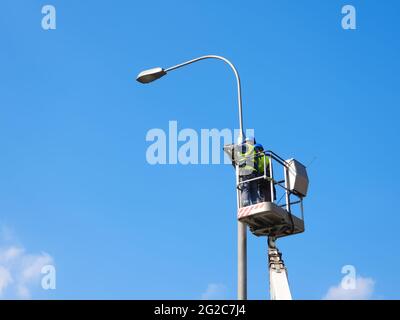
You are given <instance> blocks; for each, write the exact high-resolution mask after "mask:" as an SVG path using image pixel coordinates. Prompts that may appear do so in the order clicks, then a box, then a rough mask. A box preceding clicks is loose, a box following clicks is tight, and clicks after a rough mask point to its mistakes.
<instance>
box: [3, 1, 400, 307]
mask: <svg viewBox="0 0 400 320" xmlns="http://www.w3.org/2000/svg"><path fill="white" fill-rule="evenodd" d="M45 4H52V5H54V6H55V7H56V10H57V29H56V30H49V31H45V30H43V29H42V28H41V19H42V17H43V15H42V14H41V8H42V6H43V5H45ZM346 4H352V5H354V6H355V8H356V9H357V29H356V30H343V29H342V28H341V19H342V16H343V15H342V14H341V8H342V7H343V6H344V5H346ZM399 10H400V4H399V3H398V2H397V1H384V2H382V1H377V0H375V1H373V0H363V1H356V0H350V1H336V0H331V1H317V0H314V1H312V0H302V1H294V0H291V1H289V0H286V1H254V2H252V3H249V2H243V1H236V0H233V1H229V3H228V2H224V3H223V2H222V1H211V0H207V1H196V2H195V1H183V0H181V1H177V0H171V1H160V0H158V1H121V0H120V1H93V0H90V1H84V2H83V1H77V0H74V1H60V0H52V1H49V2H46V3H45V2H43V1H36V0H35V1H33V0H30V1H20V0H13V1H11V0H3V1H2V6H1V13H0V41H1V50H0V71H1V72H0V152H1V153H0V154H1V156H0V168H1V169H0V227H1V228H0V229H2V230H3V232H2V233H3V234H2V236H1V239H2V240H1V241H2V243H0V249H1V250H3V251H4V250H6V249H7V248H11V247H13V248H23V252H24V253H21V255H25V256H27V255H28V256H29V257H43V256H45V257H50V258H49V259H50V260H46V259H47V258H46V259H45V260H46V261H52V263H54V265H55V266H56V270H57V289H56V290H50V291H44V290H42V289H40V288H39V285H38V283H37V281H38V280H37V279H36V280H32V281H33V282H32V283H30V284H29V287H28V289H29V290H30V297H32V298H61V299H63V298H66V299H70V298H77V299H89V298H99V299H108V298H110V299H151V298H155V299H159V298H165V299H175V298H176V299H180V298H184V299H197V298H201V297H204V296H205V295H206V296H207V294H211V296H212V297H222V298H235V297H236V220H235V214H236V213H235V212H236V209H235V205H236V201H235V189H234V173H233V170H232V167H231V166H229V165H225V166H224V165H197V166H196V165H188V166H183V165H164V166H157V165H156V166H151V165H149V164H148V163H147V162H146V150H147V148H148V146H149V142H147V141H146V140H145V137H146V134H147V132H148V131H149V130H151V129H152V128H161V129H164V130H167V129H168V122H169V121H171V120H176V121H178V127H179V128H180V129H183V128H193V129H195V130H196V131H199V130H200V129H202V128H210V129H211V128H218V129H223V128H233V127H235V128H236V127H237V111H236V96H235V94H236V91H235V82H234V78H233V75H232V74H231V72H230V70H229V69H228V67H227V66H225V65H224V64H223V63H221V62H219V61H205V62H201V63H198V64H196V65H193V66H191V67H190V68H189V67H188V68H186V69H182V70H179V72H178V71H177V72H174V73H173V74H171V75H168V76H167V77H166V78H165V79H161V80H160V81H158V82H156V83H154V84H152V85H148V86H142V85H139V84H138V83H136V81H135V76H136V74H137V73H138V72H139V71H140V70H142V69H145V68H149V67H154V66H165V67H167V66H170V65H174V64H176V63H180V62H182V61H185V60H188V59H191V58H194V57H197V56H200V55H204V54H219V55H223V56H226V57H227V58H229V59H230V60H231V61H233V62H234V64H235V65H236V66H237V68H238V69H239V72H240V75H241V78H242V87H243V106H244V123H245V126H246V127H250V128H254V129H255V131H256V137H257V140H258V141H259V142H262V143H263V144H264V146H265V147H267V148H269V149H272V150H274V151H275V152H277V153H278V154H280V155H282V156H283V157H285V158H289V157H292V156H294V157H296V158H297V159H299V160H300V161H302V162H303V163H305V164H306V165H307V164H309V163H310V162H311V161H313V162H312V164H311V165H310V167H309V176H310V180H311V184H310V192H309V196H308V197H307V199H306V200H305V217H306V232H305V233H304V234H301V235H297V236H294V237H289V238H286V239H282V240H281V241H280V242H279V247H280V249H281V251H282V252H283V254H284V259H285V262H286V265H287V267H288V269H289V279H290V284H291V289H292V294H293V296H294V298H297V299H321V298H322V297H324V296H325V295H326V294H327V292H328V290H329V288H331V287H332V286H337V285H338V284H339V282H340V281H341V278H342V276H343V275H342V274H341V268H342V267H343V266H344V265H353V266H355V268H356V270H357V275H358V276H359V277H361V278H362V279H370V280H371V281H372V282H373V283H374V284H375V285H374V286H373V288H372V289H371V290H372V293H371V294H370V296H371V297H372V298H385V299H394V298H399V294H398V292H399V289H400V279H399V277H398V270H399V268H400V257H399V249H398V247H399V245H400V240H399V237H398V225H399V224H400V217H399V214H398V212H399V210H398V205H397V199H398V198H399V196H400V195H399V189H398V183H397V182H398V181H399V178H400V174H399V171H398V170H397V164H396V162H397V160H398V159H399V156H400V152H399V143H398V137H399V126H398V119H399V115H400V114H399V113H400V112H399V110H398V107H399V103H400V94H399V87H398V86H399V83H400V81H399V80H400V79H399V74H400V61H399V59H398V56H399V50H400V43H399V42H400V40H399V39H400V37H399V31H400V22H399V20H398V12H399ZM313 159H314V160H313ZM4 230H5V231H4ZM248 245H249V247H248V251H249V255H248V259H249V263H248V273H249V286H248V291H249V298H253V299H265V298H267V297H268V277H267V264H266V243H265V239H263V238H255V237H254V236H252V235H251V234H249V238H248ZM21 252H22V251H21ZM22 257H23V256H22ZM0 258H1V255H0ZM0 261H1V259H0ZM0 271H1V270H0ZM12 272H14V271H12ZM15 272H17V271H15ZM0 275H1V274H0ZM15 277H17V276H14V278H15ZM35 281H36V282H35ZM17 282H18V281H14V282H13V283H11V282H10V283H9V284H8V285H7V286H5V287H4V288H3V289H4V290H3V296H4V297H16V296H17V297H18V294H17V293H16V292H17V289H16V288H15V284H16V283H17ZM13 286H14V287H13ZM27 286H28V285H27ZM207 290H208V291H207ZM210 291H211V293H210ZM214 291H216V292H217V293H215V292H214ZM214 293H215V295H213V294H214Z"/></svg>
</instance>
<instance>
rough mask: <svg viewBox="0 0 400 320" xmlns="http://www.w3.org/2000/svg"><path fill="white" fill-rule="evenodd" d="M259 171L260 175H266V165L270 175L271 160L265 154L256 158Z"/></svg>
mask: <svg viewBox="0 0 400 320" xmlns="http://www.w3.org/2000/svg"><path fill="white" fill-rule="evenodd" d="M256 163H257V171H258V173H259V174H264V163H265V168H266V169H267V174H268V165H269V158H268V157H267V156H266V155H265V154H260V155H259V156H257V157H256Z"/></svg>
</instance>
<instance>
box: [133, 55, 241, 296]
mask: <svg viewBox="0 0 400 320" xmlns="http://www.w3.org/2000/svg"><path fill="white" fill-rule="evenodd" d="M205 59H218V60H222V61H224V62H225V63H227V64H228V65H229V66H230V68H231V69H232V71H233V72H234V74H235V77H236V82H237V99H238V108H239V129H240V135H239V143H241V142H243V139H244V137H245V135H244V130H243V114H242V91H241V85H240V77H239V73H238V71H237V70H236V68H235V66H234V65H233V64H232V63H231V62H230V61H229V60H228V59H226V58H224V57H221V56H216V55H206V56H202V57H199V58H196V59H193V60H189V61H186V62H183V63H181V64H178V65H175V66H173V67H170V68H167V69H163V68H159V67H158V68H153V69H148V70H145V71H142V72H140V73H139V75H138V76H137V78H136V80H137V81H138V82H140V83H144V84H145V83H150V82H153V81H155V80H157V79H159V78H161V77H163V76H165V75H166V74H167V73H168V72H171V71H173V70H176V69H179V68H182V67H184V66H187V65H189V64H192V63H195V62H198V61H201V60H205ZM235 169H236V170H235V172H236V185H239V168H238V166H236V168H235ZM240 199H241V197H240V191H239V190H237V207H238V208H240V205H241V203H240V201H241V200H240ZM237 231H238V292H237V296H238V299H239V300H245V299H247V233H246V232H247V227H246V224H245V223H243V222H240V221H238V230H237Z"/></svg>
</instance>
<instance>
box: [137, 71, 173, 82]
mask: <svg viewBox="0 0 400 320" xmlns="http://www.w3.org/2000/svg"><path fill="white" fill-rule="evenodd" d="M166 74H167V72H166V71H165V70H164V69H163V68H153V69H148V70H144V71H142V72H140V73H139V74H138V76H137V77H136V81H138V82H140V83H150V82H153V81H154V80H157V79H160V78H161V77H163V76H165V75H166Z"/></svg>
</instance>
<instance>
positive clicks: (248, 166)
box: [234, 137, 258, 207]
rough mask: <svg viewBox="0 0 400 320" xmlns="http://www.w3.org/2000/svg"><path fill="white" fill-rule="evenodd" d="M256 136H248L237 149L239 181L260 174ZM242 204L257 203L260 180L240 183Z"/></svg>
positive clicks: (236, 161) (236, 159)
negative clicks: (257, 162)
mask: <svg viewBox="0 0 400 320" xmlns="http://www.w3.org/2000/svg"><path fill="white" fill-rule="evenodd" d="M255 144H256V140H255V138H254V137H248V138H246V139H245V140H244V142H243V143H242V144H240V145H238V146H237V148H236V150H235V156H234V163H235V165H238V167H239V181H240V182H243V181H247V180H250V179H253V178H256V177H257V176H258V174H257V167H256V165H255V158H254V157H255V150H254V145H255ZM239 188H240V190H241V206H242V207H247V206H250V205H252V204H256V203H257V200H258V182H257V180H255V181H249V182H243V183H241V184H240V187H239Z"/></svg>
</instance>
